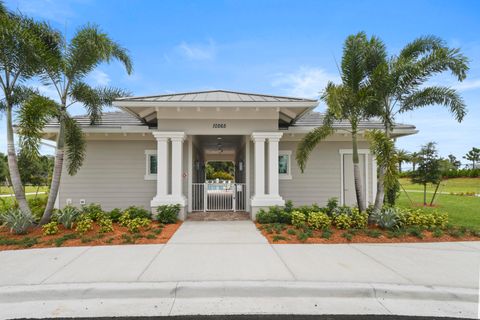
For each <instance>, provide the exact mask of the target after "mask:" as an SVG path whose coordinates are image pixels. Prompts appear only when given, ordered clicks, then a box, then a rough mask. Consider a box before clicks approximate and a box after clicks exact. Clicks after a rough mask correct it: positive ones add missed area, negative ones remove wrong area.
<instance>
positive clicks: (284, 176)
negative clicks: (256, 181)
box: [278, 150, 292, 180]
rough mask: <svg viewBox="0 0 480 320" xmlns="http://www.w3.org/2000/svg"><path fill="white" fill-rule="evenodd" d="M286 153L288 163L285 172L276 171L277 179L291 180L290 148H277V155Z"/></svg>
mask: <svg viewBox="0 0 480 320" xmlns="http://www.w3.org/2000/svg"><path fill="white" fill-rule="evenodd" d="M283 155H287V156H288V165H287V169H288V172H287V173H278V179H279V180H292V150H279V151H278V156H279V157H280V156H283Z"/></svg>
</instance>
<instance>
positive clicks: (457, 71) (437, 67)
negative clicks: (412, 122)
mask: <svg viewBox="0 0 480 320" xmlns="http://www.w3.org/2000/svg"><path fill="white" fill-rule="evenodd" d="M445 71H450V72H451V73H452V74H453V75H454V76H455V77H456V78H457V79H458V81H462V80H464V79H465V77H466V73H467V71H468V59H467V58H466V57H465V56H464V55H463V54H461V53H460V50H459V49H452V48H448V47H447V46H446V44H445V43H444V41H443V40H441V39H440V38H437V37H434V36H426V37H420V38H417V39H415V40H414V41H412V42H411V43H409V44H407V45H406V46H405V47H404V48H403V49H402V50H401V51H400V53H399V54H398V55H394V56H391V57H390V58H387V57H386V55H385V56H384V58H383V61H381V62H380V63H378V64H377V66H376V67H375V68H374V69H373V70H372V72H371V76H370V81H371V85H372V88H373V90H374V92H375V96H376V101H377V103H378V105H377V108H378V110H377V115H378V116H380V118H381V120H382V122H383V125H384V131H385V134H386V135H387V137H390V135H391V132H392V130H393V128H394V123H395V116H396V115H397V114H399V113H405V112H408V111H412V110H416V109H419V108H422V107H425V106H430V105H441V106H445V107H447V108H449V110H450V112H451V113H452V114H453V116H454V117H455V119H456V120H457V121H459V122H460V121H462V119H463V117H464V116H465V114H466V106H465V103H464V101H463V99H462V98H461V97H460V95H459V94H458V93H457V92H456V90H455V89H453V88H450V87H446V86H435V85H432V86H428V85H426V82H427V81H428V80H429V79H430V78H431V77H432V76H435V75H438V74H440V73H443V72H445ZM384 174H385V168H383V167H381V166H379V174H378V185H377V194H376V197H375V206H374V209H375V210H379V209H380V208H381V207H382V204H383V198H384V193H385V191H384V185H383V176H384Z"/></svg>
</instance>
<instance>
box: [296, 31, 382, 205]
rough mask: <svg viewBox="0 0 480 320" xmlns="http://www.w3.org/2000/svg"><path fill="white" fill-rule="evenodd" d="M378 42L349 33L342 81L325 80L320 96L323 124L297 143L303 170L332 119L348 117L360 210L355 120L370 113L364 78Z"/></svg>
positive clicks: (327, 132) (330, 129)
mask: <svg viewBox="0 0 480 320" xmlns="http://www.w3.org/2000/svg"><path fill="white" fill-rule="evenodd" d="M379 45H380V44H379V42H378V41H377V39H376V38H371V39H370V40H368V39H367V36H366V35H365V33H363V32H360V33H358V34H356V35H351V36H349V37H348V38H347V39H346V40H345V44H344V47H343V56H342V63H341V67H340V69H341V78H342V84H338V85H337V84H334V83H332V82H330V83H328V85H327V87H326V88H325V91H324V92H323V94H322V97H321V99H322V100H323V101H325V103H326V105H327V112H326V115H325V118H324V122H323V125H322V126H321V127H318V128H315V129H314V130H312V131H310V132H309V133H308V134H307V135H306V136H305V137H304V138H303V140H302V141H301V143H300V144H299V145H298V148H297V157H296V159H297V162H298V164H299V166H300V168H301V170H302V172H303V171H304V169H305V166H306V162H307V160H308V157H309V156H310V153H311V152H312V150H313V149H314V148H315V146H317V145H318V143H319V142H320V141H322V140H324V139H325V138H326V137H328V136H329V135H331V134H332V133H333V132H334V130H333V127H332V125H333V122H334V121H336V120H344V119H346V120H348V121H349V123H350V127H351V129H350V130H349V133H350V135H351V138H352V153H353V155H352V158H353V173H354V182H355V193H356V198H357V204H358V208H359V209H360V210H361V211H365V210H366V204H365V198H364V194H365V192H364V190H363V189H364V188H363V183H362V177H361V174H360V165H359V157H358V146H357V135H358V124H359V122H360V120H362V119H366V118H368V117H369V116H370V113H369V110H370V109H371V104H372V92H371V88H370V86H369V83H368V81H367V79H368V70H369V69H370V68H371V63H373V62H374V61H375V58H376V56H375V55H376V54H378V52H382V48H381V47H379Z"/></svg>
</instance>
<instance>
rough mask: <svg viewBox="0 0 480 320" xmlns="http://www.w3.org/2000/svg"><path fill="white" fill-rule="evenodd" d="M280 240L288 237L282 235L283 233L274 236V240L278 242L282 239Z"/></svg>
mask: <svg viewBox="0 0 480 320" xmlns="http://www.w3.org/2000/svg"><path fill="white" fill-rule="evenodd" d="M280 240H287V238H285V237H284V236H281V235H275V236H273V242H277V241H280Z"/></svg>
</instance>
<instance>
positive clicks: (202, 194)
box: [192, 182, 246, 211]
mask: <svg viewBox="0 0 480 320" xmlns="http://www.w3.org/2000/svg"><path fill="white" fill-rule="evenodd" d="M245 194H246V192H245V183H228V182H225V183H219V182H206V183H193V184H192V211H245V201H246V197H245Z"/></svg>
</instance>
